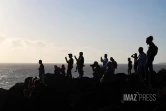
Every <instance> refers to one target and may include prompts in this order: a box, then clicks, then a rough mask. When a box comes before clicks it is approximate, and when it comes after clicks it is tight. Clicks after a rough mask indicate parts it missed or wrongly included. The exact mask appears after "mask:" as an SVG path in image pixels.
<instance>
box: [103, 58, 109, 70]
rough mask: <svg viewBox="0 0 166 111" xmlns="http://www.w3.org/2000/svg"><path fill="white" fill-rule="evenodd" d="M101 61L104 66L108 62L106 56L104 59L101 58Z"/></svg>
mask: <svg viewBox="0 0 166 111" xmlns="http://www.w3.org/2000/svg"><path fill="white" fill-rule="evenodd" d="M102 62H103V67H104V68H106V67H107V63H108V58H104V60H102Z"/></svg>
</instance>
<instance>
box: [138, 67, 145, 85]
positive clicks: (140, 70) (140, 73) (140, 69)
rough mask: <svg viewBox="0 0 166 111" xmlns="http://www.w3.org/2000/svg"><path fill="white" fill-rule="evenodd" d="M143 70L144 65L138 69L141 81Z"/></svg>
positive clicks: (141, 80)
mask: <svg viewBox="0 0 166 111" xmlns="http://www.w3.org/2000/svg"><path fill="white" fill-rule="evenodd" d="M142 70H144V69H142V67H141V68H139V69H138V76H139V79H140V82H143V71H142Z"/></svg>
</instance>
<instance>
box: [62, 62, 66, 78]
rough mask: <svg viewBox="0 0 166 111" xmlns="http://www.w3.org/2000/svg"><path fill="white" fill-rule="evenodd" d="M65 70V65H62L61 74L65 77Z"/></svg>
mask: <svg viewBox="0 0 166 111" xmlns="http://www.w3.org/2000/svg"><path fill="white" fill-rule="evenodd" d="M65 70H66V68H65V65H64V64H62V67H61V74H62V75H63V76H65V75H66V73H65Z"/></svg>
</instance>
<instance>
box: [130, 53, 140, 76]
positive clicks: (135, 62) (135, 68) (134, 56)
mask: <svg viewBox="0 0 166 111" xmlns="http://www.w3.org/2000/svg"><path fill="white" fill-rule="evenodd" d="M131 57H132V58H134V71H135V73H136V72H137V66H138V63H137V59H138V56H137V53H135V54H133V55H132V56H131Z"/></svg>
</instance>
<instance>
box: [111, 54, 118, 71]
mask: <svg viewBox="0 0 166 111" xmlns="http://www.w3.org/2000/svg"><path fill="white" fill-rule="evenodd" d="M110 61H111V68H112V73H113V74H115V69H117V66H118V64H117V62H116V61H115V60H114V58H113V57H110Z"/></svg>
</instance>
